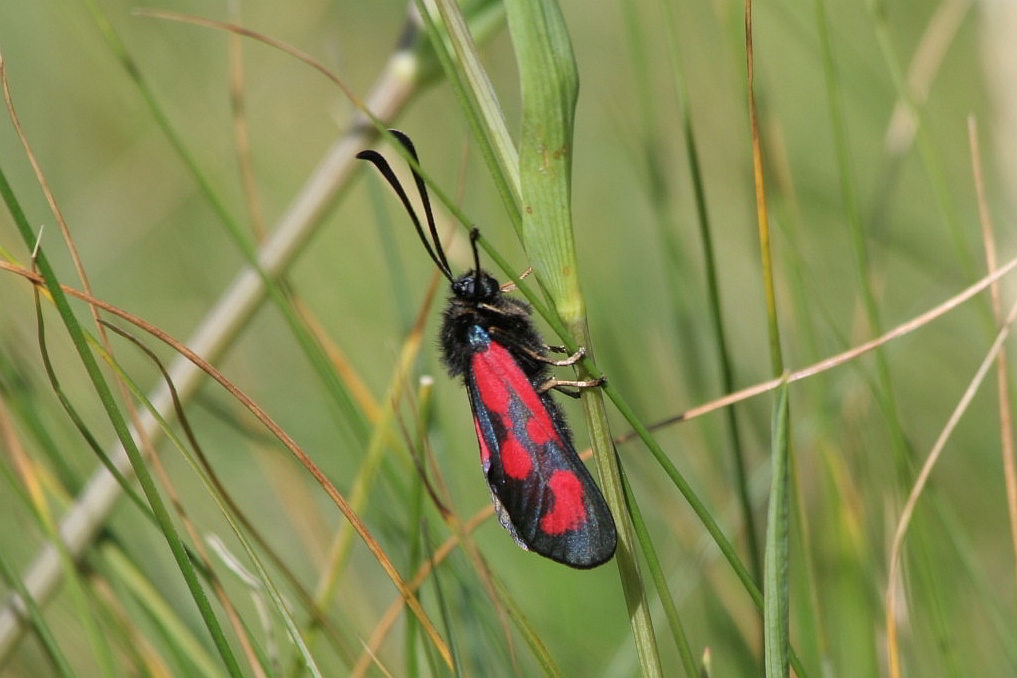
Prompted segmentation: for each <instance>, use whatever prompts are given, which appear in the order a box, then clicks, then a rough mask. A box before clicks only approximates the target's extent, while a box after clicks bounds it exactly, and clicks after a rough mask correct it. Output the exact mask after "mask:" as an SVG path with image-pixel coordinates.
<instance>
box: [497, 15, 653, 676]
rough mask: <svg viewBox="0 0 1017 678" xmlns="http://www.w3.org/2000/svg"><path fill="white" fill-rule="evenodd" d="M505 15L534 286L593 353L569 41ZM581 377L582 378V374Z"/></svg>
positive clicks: (603, 447)
mask: <svg viewBox="0 0 1017 678" xmlns="http://www.w3.org/2000/svg"><path fill="white" fill-rule="evenodd" d="M506 11H507V14H508V21H509V32H510V33H511V35H512V41H513V46H514V47H515V52H516V62H517V64H518V68H519V78H520V83H521V87H522V96H523V119H522V131H521V133H520V138H519V162H520V167H521V173H520V178H521V180H522V196H523V210H522V212H523V226H522V232H523V246H524V247H525V249H526V253H527V255H528V257H529V259H530V264H531V265H532V266H533V270H534V273H535V274H536V276H537V280H538V281H539V282H540V284H541V286H542V287H543V289H544V291H545V293H546V294H547V295H548V297H549V298H550V300H551V301H552V304H553V306H554V309H555V310H556V311H557V314H558V315H559V316H560V317H561V318H562V320H563V321H564V324H565V326H566V327H567V328H568V330H569V333H570V334H571V335H572V336H574V337H576V338H578V339H579V341H580V342H581V343H582V345H583V346H584V347H585V348H586V350H587V351H588V352H589V353H590V354H591V355H592V353H593V344H592V340H591V337H590V334H589V328H588V326H587V323H586V313H585V307H584V304H583V299H582V295H581V293H580V290H579V272H578V265H577V262H576V253H575V237H574V234H573V228H572V152H573V147H572V134H573V126H574V117H575V105H576V99H577V97H578V92H579V74H578V70H577V67H576V63H575V58H574V56H573V54H572V43H571V40H570V38H569V35H568V31H567V29H566V27H565V21H564V17H563V16H562V14H561V9H560V7H559V6H558V4H557V2H554V1H553V0H541V1H538V2H524V1H521V0H513V1H510V2H507V3H506ZM580 375H581V377H582V378H586V377H587V375H586V374H584V370H583V369H582V368H581V369H580ZM582 401H583V411H584V413H585V415H586V423H587V428H588V430H589V433H590V441H591V443H592V445H593V449H594V458H595V459H596V463H597V469H598V471H599V473H600V482H601V488H602V489H603V491H604V496H605V498H606V499H607V502H608V505H609V506H610V508H611V513H612V514H613V515H614V517H615V524H616V527H617V532H618V543H619V546H618V551H617V555H616V556H615V559H616V561H617V563H618V568H619V574H620V576H621V580H622V590H623V592H624V594H625V598H626V601H627V603H628V609H629V613H630V614H629V621H630V625H631V627H632V634H633V640H634V641H635V645H636V653H637V656H638V657H639V662H640V666H641V668H642V672H643V675H645V676H659V675H662V669H661V664H660V656H659V653H658V651H657V641H656V636H655V635H654V632H653V621H652V618H651V615H650V610H649V606H648V604H647V600H646V591H645V588H644V585H643V580H642V576H641V574H640V572H639V565H638V561H637V560H636V557H635V550H634V548H635V545H636V543H637V540H636V538H635V535H634V534H633V530H632V527H631V524H630V523H629V521H628V519H627V515H626V512H625V493H624V488H623V484H622V480H621V471H620V469H619V468H618V461H617V457H616V455H615V450H614V444H613V442H612V440H611V430H610V424H609V423H608V420H607V410H606V408H605V407H604V397H603V394H602V393H601V392H600V390H599V389H586V392H585V393H583V398H582Z"/></svg>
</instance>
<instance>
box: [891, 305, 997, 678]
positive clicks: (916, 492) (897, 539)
mask: <svg viewBox="0 0 1017 678" xmlns="http://www.w3.org/2000/svg"><path fill="white" fill-rule="evenodd" d="M1014 320H1017V303H1015V304H1014V305H1013V306H1011V307H1010V312H1009V313H1008V314H1007V316H1006V320H1005V322H1004V323H1003V326H1002V327H1001V328H1000V330H999V333H998V334H997V335H996V340H995V341H994V342H992V346H991V347H990V348H989V352H988V353H987V354H986V356H985V358H984V359H983V360H982V364H981V365H979V367H978V370H977V371H976V372H975V376H974V377H973V378H972V380H971V383H970V384H969V385H968V388H967V389H966V390H965V391H964V395H962V396H961V399H960V402H958V403H957V407H955V408H954V411H953V413H952V414H951V415H950V418H949V419H948V420H947V422H946V425H945V426H944V427H943V431H942V432H941V433H940V434H939V437H938V438H937V439H936V442H935V444H934V445H933V446H932V450H931V451H930V452H929V456H928V457H926V459H925V463H924V464H922V470H921V472H919V474H918V478H916V479H915V484H914V486H912V488H911V492H910V494H909V495H908V499H907V502H906V503H905V504H904V509H903V510H902V511H901V515H900V519H899V520H898V522H897V529H896V531H895V532H894V535H893V543H892V544H891V546H890V566H889V571H888V572H887V579H886V654H887V663H888V664H889V673H890V678H900V675H901V674H900V650H899V647H898V643H897V614H896V605H897V589H898V588H899V587H898V585H897V578H898V576H899V575H900V558H901V547H902V546H903V544H904V537H905V536H906V535H907V530H908V526H909V525H910V524H911V516H912V515H913V514H914V510H915V505H916V504H917V503H918V499H919V497H921V495H922V492H923V491H924V490H925V485H926V484H927V483H928V481H929V476H931V475H932V469H933V468H934V467H935V466H936V462H937V461H939V457H940V455H941V454H942V452H943V449H944V448H945V447H946V443H947V441H948V440H949V439H950V435H951V434H952V433H953V430H954V428H956V427H957V422H959V421H960V418H961V416H962V415H963V414H964V412H966V411H967V408H968V405H970V404H971V400H972V399H973V398H974V397H975V393H977V392H978V387H979V386H981V384H982V380H983V379H985V375H986V373H988V371H989V368H990V367H992V363H993V361H995V360H996V356H997V355H999V353H1000V352H1001V351H1002V349H1003V342H1005V341H1006V338H1007V337H1008V336H1009V335H1010V326H1011V325H1012V324H1013V322H1014Z"/></svg>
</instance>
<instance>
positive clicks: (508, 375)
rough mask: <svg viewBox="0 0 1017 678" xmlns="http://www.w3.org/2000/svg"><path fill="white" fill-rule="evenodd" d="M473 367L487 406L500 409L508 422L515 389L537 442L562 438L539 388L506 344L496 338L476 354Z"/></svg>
mask: <svg viewBox="0 0 1017 678" xmlns="http://www.w3.org/2000/svg"><path fill="white" fill-rule="evenodd" d="M472 367H473V378H474V379H475V380H476V382H477V390H478V391H479V392H480V397H481V398H482V399H483V400H484V405H486V406H487V409H489V410H493V411H495V412H497V413H498V414H500V415H501V416H502V418H503V420H504V421H505V422H506V423H508V421H509V419H510V417H509V403H511V401H512V394H513V393H514V394H515V395H516V397H518V398H519V400H520V401H522V403H523V408H524V409H525V410H526V411H527V412H528V413H529V416H530V420H529V421H528V422H527V424H526V433H527V435H529V437H530V439H531V440H532V441H533V442H534V444H536V445H542V444H544V443H546V442H548V441H550V440H557V439H558V435H557V433H555V430H554V424H553V423H552V422H551V416H550V415H549V414H548V413H547V408H546V407H544V403H542V402H541V401H540V396H539V395H537V391H536V389H534V388H533V384H531V383H530V381H529V379H527V378H526V375H525V374H524V373H523V371H522V369H520V367H519V365H517V364H516V361H515V358H513V357H512V354H511V353H509V352H508V350H506V349H505V347H504V346H502V345H501V344H499V343H498V342H496V341H492V342H491V343H490V344H489V345H488V349H487V350H486V351H481V352H478V353H474V354H473V359H472Z"/></svg>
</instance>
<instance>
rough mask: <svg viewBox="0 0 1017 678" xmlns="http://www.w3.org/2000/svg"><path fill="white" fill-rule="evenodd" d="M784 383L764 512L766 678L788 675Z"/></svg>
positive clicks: (776, 408)
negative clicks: (767, 506)
mask: <svg viewBox="0 0 1017 678" xmlns="http://www.w3.org/2000/svg"><path fill="white" fill-rule="evenodd" d="M789 424H790V414H789V410H788V384H787V382H786V381H785V382H784V383H783V384H782V385H781V387H780V390H778V392H777V401H776V402H775V403H774V407H773V424H772V426H773V441H772V445H771V448H770V455H771V459H772V463H773V478H772V481H771V482H772V484H771V485H770V506H769V509H768V511H767V522H766V545H765V552H764V564H765V567H764V570H763V641H764V658H765V663H766V678H787V676H788V672H789V668H790V665H789V661H790V659H789V647H790V635H789V634H790V628H789V624H790V620H789V615H788V598H789V595H790V593H789V592H790V583H789V577H788V572H789V569H790V562H789V554H790V550H789V547H788V535H789V534H790V524H789V520H788V515H789V511H788V505H789V503H790V496H789V495H790V492H791V489H790V487H789V482H788V481H789V478H790V470H789V469H790V456H791V442H790V438H791V432H790V430H789V429H790V426H789Z"/></svg>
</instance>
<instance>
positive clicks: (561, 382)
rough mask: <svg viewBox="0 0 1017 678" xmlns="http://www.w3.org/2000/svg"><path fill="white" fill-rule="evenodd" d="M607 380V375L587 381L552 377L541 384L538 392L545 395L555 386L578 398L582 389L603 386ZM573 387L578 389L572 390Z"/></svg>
mask: <svg viewBox="0 0 1017 678" xmlns="http://www.w3.org/2000/svg"><path fill="white" fill-rule="evenodd" d="M605 382H607V377H600V378H599V379H588V380H586V381H572V380H568V379H554V378H552V379H548V380H547V381H545V382H544V383H542V384H541V385H540V386H538V387H537V393H539V394H541V395H543V394H545V393H547V392H548V391H550V390H551V389H552V388H553V389H554V390H556V391H558V392H559V393H564V394H565V395H567V396H568V397H570V398H578V397H579V390H580V389H584V388H597V387H598V386H603V385H604V383H605ZM563 387H564V388H563ZM570 387H571V388H570ZM573 388H574V389H576V390H574V391H573V390H572V389H573Z"/></svg>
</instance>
